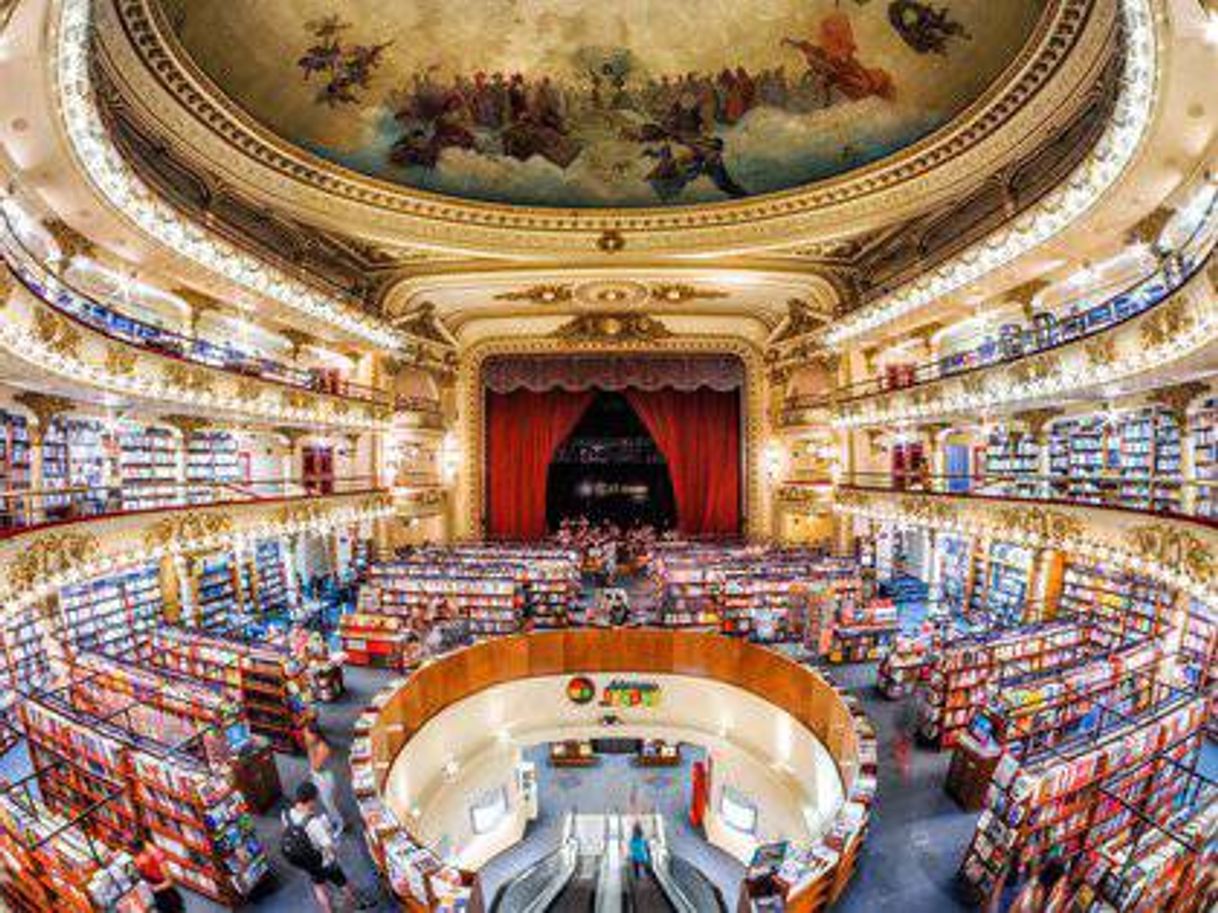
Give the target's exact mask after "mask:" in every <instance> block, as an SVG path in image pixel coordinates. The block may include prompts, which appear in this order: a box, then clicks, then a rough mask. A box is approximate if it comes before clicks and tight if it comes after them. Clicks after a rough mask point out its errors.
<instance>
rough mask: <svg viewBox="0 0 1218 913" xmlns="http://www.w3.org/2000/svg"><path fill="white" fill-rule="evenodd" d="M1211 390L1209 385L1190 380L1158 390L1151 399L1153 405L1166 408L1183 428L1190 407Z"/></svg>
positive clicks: (1151, 395)
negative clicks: (1157, 404)
mask: <svg viewBox="0 0 1218 913" xmlns="http://www.w3.org/2000/svg"><path fill="white" fill-rule="evenodd" d="M1209 389H1210V387H1209V384H1203V383H1201V381H1197V380H1190V381H1187V382H1185V383H1182V384H1172V385H1171V386H1170V387H1163V388H1162V389H1161V390H1156V391H1155V392H1154V393H1152V394H1150V397H1149V399H1150V401H1151V402H1152V403H1159V404H1160V405H1162V406H1165V407H1166V408H1167V409H1168V411H1169V412H1171V414H1172V418H1174V419H1175V420H1176V424H1177V425H1180V426H1181V427H1183V426H1184V423H1185V421H1186V419H1187V417H1188V407H1189V406H1190V405H1191V404H1192V403H1193V401H1194V400H1196V399H1199V398H1200V397H1201V396H1203V395H1204V394H1206V393H1208V392H1209Z"/></svg>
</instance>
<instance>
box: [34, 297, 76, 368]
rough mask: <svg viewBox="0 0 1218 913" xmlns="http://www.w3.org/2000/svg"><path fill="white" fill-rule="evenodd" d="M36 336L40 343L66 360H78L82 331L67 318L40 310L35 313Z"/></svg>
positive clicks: (44, 309) (43, 309) (49, 311)
mask: <svg viewBox="0 0 1218 913" xmlns="http://www.w3.org/2000/svg"><path fill="white" fill-rule="evenodd" d="M34 335H36V336H37V337H38V341H39V342H41V343H42V344H43V345H44V346H46V347H47V348H48V349H50V350H51V351H52V352H54V353H55V354H56V355H59V356H62V357H64V358H69V357H70V358H77V357H79V351H80V330H78V329H77V328H76V327H75V326H74V325H73V324H72V323H71V322H70V321H69V320H68V319H67V318H66V317H60V316H59V315H58V314H56V313H55V312H54V311H51V310H47V309H46V308H39V309H38V310H37V311H35V312H34Z"/></svg>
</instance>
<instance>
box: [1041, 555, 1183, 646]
mask: <svg viewBox="0 0 1218 913" xmlns="http://www.w3.org/2000/svg"><path fill="white" fill-rule="evenodd" d="M1175 600H1176V595H1175V593H1174V592H1173V591H1172V590H1171V589H1170V588H1169V587H1168V586H1166V585H1165V584H1163V583H1159V582H1157V581H1154V580H1151V579H1150V578H1148V577H1143V576H1140V575H1137V574H1132V573H1129V572H1127V571H1123V570H1121V569H1119V568H1109V567H1106V566H1104V565H1101V564H1091V563H1086V562H1083V561H1079V560H1075V559H1070V560H1068V561H1067V562H1066V565H1065V571H1064V573H1063V575H1062V591H1061V595H1060V597H1059V602H1058V605H1059V608H1060V610H1061V612H1062V613H1063V614H1064V615H1067V616H1074V617H1076V618H1078V619H1080V620H1086V621H1087V622H1088V623H1090V624H1091V625H1092V637H1093V639H1094V640H1095V641H1096V643H1097V645H1099V646H1101V647H1115V646H1119V645H1121V644H1123V643H1125V642H1127V641H1129V640H1131V639H1134V638H1141V637H1160V636H1162V635H1163V634H1165V633H1166V631H1167V629H1168V626H1169V624H1170V617H1169V616H1170V614H1171V611H1172V607H1173V605H1174V603H1175Z"/></svg>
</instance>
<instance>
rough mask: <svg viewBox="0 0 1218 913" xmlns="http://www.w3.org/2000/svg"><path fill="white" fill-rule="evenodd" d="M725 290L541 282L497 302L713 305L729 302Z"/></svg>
mask: <svg viewBox="0 0 1218 913" xmlns="http://www.w3.org/2000/svg"><path fill="white" fill-rule="evenodd" d="M730 297H731V293H730V292H727V291H725V290H724V289H720V288H714V287H710V286H703V285H695V284H693V283H689V282H653V283H642V282H633V281H629V280H616V279H603V280H602V279H598V280H593V281H590V282H580V283H574V282H557V283H554V282H540V283H537V284H535V285H530V286H527V287H525V288H521V289H513V290H512V291H508V292H500V293H499V294H497V295H495V300H496V301H527V302H529V303H530V304H542V305H546V304H570V303H572V302H574V301H579V302H583V303H585V304H593V305H617V306H620V305H624V304H643V303H645V302H648V301H650V302H652V303H655V304H681V303H683V302H686V301H714V300H718V299H723V298H730Z"/></svg>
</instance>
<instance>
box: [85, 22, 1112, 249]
mask: <svg viewBox="0 0 1218 913" xmlns="http://www.w3.org/2000/svg"><path fill="white" fill-rule="evenodd" d="M1116 12H1117V11H1116V9H1115V8H1114V5H1112V4H1107V3H1101V2H1098V0H1047V3H1046V9H1045V11H1044V13H1043V14H1042V19H1041V21H1040V25H1039V26H1038V29H1037V32H1036V34H1035V35H1034V37H1033V38H1032V40H1031V41H1030V42H1029V44H1028V46H1026V47H1025V48H1024V49H1023V50H1022V52H1021V53H1020V55H1019V57H1018V58H1017V59H1016V60H1015V61H1014V62H1013V63H1012V65H1011V66H1010V67H1009V68H1008V70H1007V73H1008V77H1007V78H1006V79H1005V80H997V81H996V82H995V84H994V85H992V86H991V87H990V88H989V89H988V90H987V91H986V92H985V93H984V94H983V95H982V96H981V98H979V99H978V101H977V102H976V103H975V104H974V105H973V106H972V107H971V108H970V109H969V110H968V111H967V112H966V113H965V114H964V115H962V116H961V117H959V118H957V119H956V120H955V121H954V122H953V123H951V124H950V125H948V126H947V127H945V128H943V129H942V130H940V131H938V132H937V133H935V134H933V135H932V136H931V137H930V138H929V139H927V140H925V141H923V142H921V143H918V144H915V145H914V146H912V147H910V148H909V149H907V150H904V151H903V152H902V153H898V154H896V155H893V156H891V157H889V158H886V159H883V160H881V161H879V162H876V163H873V164H872V165H869V166H865V167H862V168H860V169H857V170H856V171H854V172H851V173H849V174H847V175H845V176H842V177H841V178H836V179H833V180H826V181H822V182H818V183H815V184H812V185H809V186H807V187H804V188H800V189H798V190H795V191H790V192H784V193H773V194H768V195H763V196H759V197H757V198H748V199H745V200H739V201H732V202H725V203H715V204H708V205H704V206H690V207H679V208H678V207H673V208H659V207H655V208H650V209H647V208H641V209H638V210H633V209H632V210H596V211H587V212H584V211H580V210H572V209H558V208H554V209H550V208H545V207H524V206H505V205H498V204H493V203H476V202H472V201H461V200H456V199H453V198H449V197H445V196H441V195H437V194H431V193H427V192H425V191H419V190H413V189H410V188H406V187H400V186H397V185H391V184H389V183H387V182H384V181H378V180H375V179H372V178H367V177H364V176H361V175H357V174H354V173H352V172H349V171H346V170H343V169H340V168H335V167H332V166H330V165H328V164H327V163H325V162H323V161H321V160H320V159H317V158H315V157H314V156H311V155H309V154H307V153H304V152H302V151H301V150H299V149H295V148H293V147H292V146H290V145H289V144H287V143H286V142H284V141H282V140H279V139H278V138H276V137H274V136H272V135H271V134H270V132H269V131H266V130H264V129H263V128H261V127H260V126H258V125H257V124H255V123H254V122H253V121H252V119H251V118H249V117H248V116H245V115H244V114H243V113H242V112H240V111H239V110H237V109H236V107H235V106H234V105H233V104H232V103H231V101H229V100H227V99H226V98H224V97H223V95H222V93H220V92H219V91H217V90H216V89H215V88H214V87H213V86H211V85H210V84H209V83H208V81H207V80H206V79H205V78H203V77H202V76H201V74H199V73H198V72H197V70H196V68H194V67H193V66H192V65H191V64H190V63H189V62H188V60H187V59H186V55H185V54H184V52H183V51H182V49H181V47H180V46H179V44H178V42H177V39H176V37H175V36H174V35H173V33H172V28H171V27H170V26H169V24H168V23H167V22H165V21H164V18H163V11H162V10H161V9H160V8H159V6H158V4H157V3H156V2H155V0H123V2H119V3H115V4H113V5H111V4H100V9H99V11H98V12H97V13H96V17H97V23H96V25H97V26H98V27H97V28H96V29H95V33H96V35H97V38H96V39H95V40H96V41H99V42H101V44H102V45H103V48H104V50H102V51H101V52H100V53H98V55H97V56H98V57H99V58H101V59H103V60H106V61H108V62H109V63H108V65H112V66H113V67H114V68H115V69H116V70H118V71H121V72H122V73H124V75H125V77H126V79H125V86H126V87H127V88H128V89H129V91H130V92H131V94H132V97H131V98H130V99H129V101H130V102H132V103H134V104H137V105H153V106H156V105H158V104H159V105H160V106H162V107H168V106H167V105H164V104H163V103H162V102H160V101H159V97H163V96H164V94H165V93H168V95H169V96H171V97H172V99H173V100H174V101H176V103H177V104H178V106H180V107H181V108H183V109H185V110H186V111H187V112H189V114H190V115H191V116H190V117H189V118H182V119H181V123H182V126H183V127H184V128H185V130H184V132H183V136H182V140H183V143H184V144H185V145H186V146H187V147H193V148H194V149H195V150H197V155H198V156H199V157H201V158H203V159H205V160H211V161H214V162H215V163H217V164H218V165H221V166H222V167H223V168H224V170H225V171H226V172H227V174H228V175H229V178H228V179H230V180H234V181H237V182H239V183H241V184H242V185H244V186H247V187H249V188H251V189H253V190H254V191H256V192H261V193H262V194H263V196H264V197H267V198H270V197H278V198H279V199H286V198H287V195H286V194H285V193H281V192H280V190H281V189H283V188H286V187H289V186H292V187H295V188H297V193H296V197H295V200H296V202H297V203H298V206H297V207H296V208H299V209H300V210H301V211H304V210H308V211H310V212H312V211H317V212H321V211H322V209H323V208H324V207H322V206H321V203H320V198H319V197H318V196H317V195H316V194H324V195H325V197H326V198H329V199H330V200H332V201H333V200H343V201H346V202H347V203H350V204H351V207H335V206H331V209H330V213H331V217H332V218H333V219H335V220H336V221H337V222H340V223H341V222H343V221H345V220H348V218H349V217H352V216H353V215H354V213H355V212H356V211H359V210H364V211H370V210H376V211H379V212H380V213H382V215H384V214H390V215H393V216H397V217H401V218H399V219H398V220H397V221H395V222H390V221H386V220H385V219H384V218H381V219H380V224H381V225H382V227H383V228H385V229H391V230H392V231H393V232H394V234H395V235H396V236H398V237H399V238H402V239H405V242H404V243H414V242H416V241H417V242H418V244H421V245H425V246H430V247H444V246H446V245H447V246H451V247H453V248H454V249H459V250H471V249H478V248H481V247H484V246H485V247H486V249H487V250H496V251H497V252H499V253H500V254H503V253H506V252H508V251H509V250H510V251H513V252H523V251H538V250H543V249H545V250H551V251H552V250H555V249H558V248H561V249H563V250H568V251H579V250H583V251H585V252H589V253H592V252H600V253H617V252H620V251H621V250H622V249H623V248H626V247H627V246H629V247H630V248H631V249H634V248H635V247H636V246H640V247H642V248H645V249H652V250H655V249H661V248H663V249H666V250H671V251H680V250H692V249H709V248H712V247H714V248H720V247H722V246H723V245H729V246H731V247H733V248H739V247H740V246H741V245H747V246H753V247H758V248H759V247H764V246H773V245H776V244H781V243H783V242H786V243H788V244H789V243H791V242H792V241H794V240H798V239H813V238H816V237H817V236H824V235H828V234H832V233H833V232H840V230H841V228H840V227H841V226H842V225H847V224H850V225H856V224H860V222H861V221H862V218H861V217H863V216H864V215H865V216H866V217H867V218H868V220H869V221H871V222H876V223H878V222H880V221H888V222H891V221H892V219H893V218H894V216H896V215H897V213H894V207H897V208H900V209H902V210H903V211H905V212H909V213H911V212H913V211H914V210H915V209H918V208H920V207H919V202H920V201H921V202H923V203H924V202H925V201H926V200H927V199H932V198H935V197H938V198H940V199H948V198H950V197H952V196H953V195H956V196H958V194H959V188H960V185H961V183H962V182H970V181H971V182H978V181H979V180H980V178H981V177H982V176H983V175H984V174H986V173H988V172H989V171H990V170H992V169H993V168H996V167H1001V166H1002V165H1003V164H1005V163H1007V162H1009V161H1011V160H1013V159H1015V158H1017V157H1018V156H1019V155H1020V154H1021V152H1022V151H1024V150H1026V144H1027V142H1028V139H1029V136H1032V135H1033V134H1035V138H1036V139H1038V140H1039V139H1040V138H1042V137H1048V136H1049V135H1050V134H1051V133H1052V132H1053V130H1054V129H1055V125H1057V124H1060V122H1061V121H1063V120H1064V119H1067V118H1069V117H1071V116H1073V114H1074V113H1076V111H1077V108H1078V105H1079V103H1080V100H1081V99H1082V98H1084V97H1085V95H1086V88H1088V87H1090V86H1091V85H1092V83H1093V81H1094V80H1095V79H1096V74H1097V73H1099V72H1100V71H1102V70H1103V67H1102V65H1100V64H1101V61H1102V60H1104V59H1105V58H1106V57H1108V56H1109V55H1110V54H1111V52H1112V49H1113V46H1114V40H1113V39H1114V22H1115V20H1116ZM1004 128H1005V129H1004ZM221 149H225V150H227V151H226V152H225V153H223V154H222V153H221ZM302 188H303V189H305V191H306V192H305V194H303V195H302V194H301V193H300V192H299V191H300V190H301V189H302ZM915 189H916V191H917V192H916V193H915V192H914V191H915ZM847 213H849V214H850V215H851V216H852V217H851V218H845V216H846V214H847ZM370 217H371V216H370Z"/></svg>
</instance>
